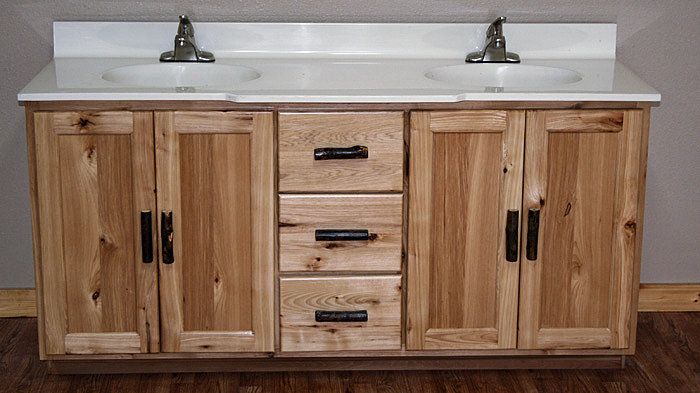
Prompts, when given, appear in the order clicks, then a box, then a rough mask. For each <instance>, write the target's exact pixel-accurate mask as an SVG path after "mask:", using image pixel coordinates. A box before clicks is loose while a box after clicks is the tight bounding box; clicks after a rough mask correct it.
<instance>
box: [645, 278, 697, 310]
mask: <svg viewBox="0 0 700 393" xmlns="http://www.w3.org/2000/svg"><path fill="white" fill-rule="evenodd" d="M639 311H645V312H649V311H652V312H657V311H700V284H642V285H641V287H640V288H639Z"/></svg>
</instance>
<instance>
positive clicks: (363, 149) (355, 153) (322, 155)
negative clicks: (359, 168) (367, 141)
mask: <svg viewBox="0 0 700 393" xmlns="http://www.w3.org/2000/svg"><path fill="white" fill-rule="evenodd" d="M367 157H369V149H367V146H360V145H357V146H352V147H319V148H316V149H314V160H317V161H318V160H350V159H355V158H367Z"/></svg>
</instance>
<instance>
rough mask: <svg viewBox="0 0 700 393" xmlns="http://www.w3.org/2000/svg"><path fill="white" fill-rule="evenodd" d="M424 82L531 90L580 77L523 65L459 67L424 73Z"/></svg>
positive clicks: (562, 83) (574, 74)
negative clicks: (428, 80) (433, 81)
mask: <svg viewBox="0 0 700 393" xmlns="http://www.w3.org/2000/svg"><path fill="white" fill-rule="evenodd" d="M425 76H426V78H429V79H433V80H436V81H440V82H445V83H450V84H453V85H457V86H465V87H505V88H533V87H535V88H536V87H553V86H561V85H567V84H570V83H576V82H578V81H580V80H581V79H582V78H581V75H579V73H577V72H576V71H572V70H567V69H565V68H557V67H544V66H536V65H527V64H500V63H490V64H489V63H483V64H460V65H454V66H445V67H437V68H433V69H431V70H428V72H426V74H425Z"/></svg>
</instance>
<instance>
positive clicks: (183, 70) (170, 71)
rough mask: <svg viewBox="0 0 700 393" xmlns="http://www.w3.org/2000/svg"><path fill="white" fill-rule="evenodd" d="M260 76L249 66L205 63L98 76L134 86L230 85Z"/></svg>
mask: <svg viewBox="0 0 700 393" xmlns="http://www.w3.org/2000/svg"><path fill="white" fill-rule="evenodd" d="M257 78H260V73H258V72H257V71H255V70H254V69H252V68H248V67H243V66H235V65H225V64H211V63H209V64H207V63H157V64H139V65H132V66H125V67H119V68H114V69H112V70H109V71H106V72H105V73H104V74H102V79H104V80H106V81H108V82H114V83H118V84H120V85H125V86H136V87H165V88H168V87H216V88H220V87H230V86H233V85H236V84H238V83H242V82H247V81H251V80H253V79H257Z"/></svg>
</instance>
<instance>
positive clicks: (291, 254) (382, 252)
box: [279, 194, 403, 272]
mask: <svg viewBox="0 0 700 393" xmlns="http://www.w3.org/2000/svg"><path fill="white" fill-rule="evenodd" d="M279 204H280V205H279V210H280V218H279V236H280V250H279V258H280V259H279V261H280V270H281V271H285V272H288V271H363V270H364V271H372V270H379V271H392V270H393V271H400V270H401V238H402V211H403V209H402V207H403V205H402V204H403V195H402V194H397V195H361V194H360V195H280V198H279ZM317 229H366V230H368V231H369V232H370V234H371V238H370V240H368V241H316V239H315V231H316V230H317Z"/></svg>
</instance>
